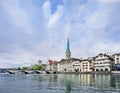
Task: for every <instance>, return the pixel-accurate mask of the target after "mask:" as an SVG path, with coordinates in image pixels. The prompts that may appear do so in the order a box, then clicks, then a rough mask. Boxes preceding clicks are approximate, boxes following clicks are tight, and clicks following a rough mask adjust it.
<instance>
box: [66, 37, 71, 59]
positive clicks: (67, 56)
mask: <svg viewBox="0 0 120 93" xmlns="http://www.w3.org/2000/svg"><path fill="white" fill-rule="evenodd" d="M70 58H71V52H70V44H69V37H68V40H67V49H66V59H70Z"/></svg>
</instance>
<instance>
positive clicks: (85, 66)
mask: <svg viewBox="0 0 120 93" xmlns="http://www.w3.org/2000/svg"><path fill="white" fill-rule="evenodd" d="M80 71H81V72H92V71H93V62H92V61H91V60H88V59H84V60H82V61H81V63H80Z"/></svg>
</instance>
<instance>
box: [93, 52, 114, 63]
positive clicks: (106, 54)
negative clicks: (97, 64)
mask: <svg viewBox="0 0 120 93" xmlns="http://www.w3.org/2000/svg"><path fill="white" fill-rule="evenodd" d="M99 55H104V56H106V57H108V58H109V59H110V60H112V61H114V59H113V58H112V57H111V56H110V55H107V54H102V53H99V54H98V55H97V56H96V57H94V60H95V59H96V58H97V57H98V56H99Z"/></svg>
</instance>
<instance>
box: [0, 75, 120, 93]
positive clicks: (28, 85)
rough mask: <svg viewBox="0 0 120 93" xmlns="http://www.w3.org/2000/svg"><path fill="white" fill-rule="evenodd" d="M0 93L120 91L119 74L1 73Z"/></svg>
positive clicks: (117, 92) (112, 92) (109, 92)
mask: <svg viewBox="0 0 120 93" xmlns="http://www.w3.org/2000/svg"><path fill="white" fill-rule="evenodd" d="M0 93H120V74H31V75H15V74H14V75H9V74H2V75H0Z"/></svg>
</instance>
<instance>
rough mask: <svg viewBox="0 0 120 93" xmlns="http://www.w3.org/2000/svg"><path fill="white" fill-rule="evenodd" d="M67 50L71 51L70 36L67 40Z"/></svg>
mask: <svg viewBox="0 0 120 93" xmlns="http://www.w3.org/2000/svg"><path fill="white" fill-rule="evenodd" d="M66 51H70V44H69V37H68V40H67V49H66Z"/></svg>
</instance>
